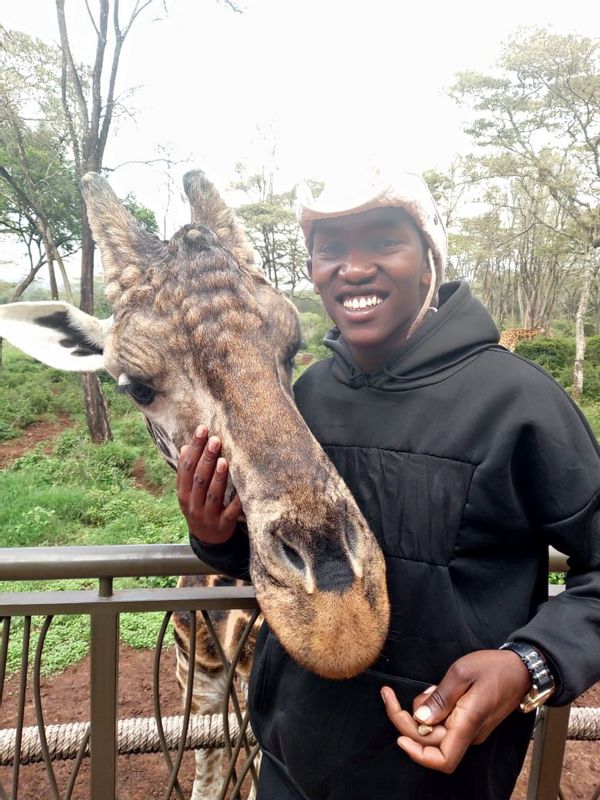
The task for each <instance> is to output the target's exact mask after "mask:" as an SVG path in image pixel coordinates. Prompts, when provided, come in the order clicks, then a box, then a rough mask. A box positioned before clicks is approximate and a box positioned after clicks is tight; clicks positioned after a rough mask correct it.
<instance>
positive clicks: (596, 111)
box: [453, 30, 600, 397]
mask: <svg viewBox="0 0 600 800" xmlns="http://www.w3.org/2000/svg"><path fill="white" fill-rule="evenodd" d="M453 92H454V95H455V97H456V98H457V99H458V100H459V102H463V103H465V104H467V105H469V106H470V107H471V108H472V110H473V112H474V113H473V121H472V124H471V126H470V128H469V130H468V132H469V133H470V134H471V136H472V138H473V140H474V142H475V143H476V144H477V145H479V146H481V147H482V148H484V153H485V154H484V156H483V157H482V158H481V159H480V160H481V162H482V164H483V167H484V172H485V174H486V177H487V178H488V179H490V178H499V179H507V178H510V179H511V181H512V182H514V181H517V182H518V183H519V184H520V188H521V189H522V190H523V191H524V192H525V193H526V194H528V195H529V197H530V198H531V203H530V204H529V206H530V211H531V212H532V213H533V218H534V221H535V222H536V224H537V223H539V222H543V224H544V225H545V226H547V228H548V229H549V230H551V231H554V233H555V234H557V236H558V237H564V239H565V241H566V242H567V243H570V247H571V249H572V251H573V254H574V256H576V257H577V258H576V261H577V262H578V263H577V264H576V265H575V266H576V268H577V270H578V272H579V273H580V275H579V280H578V291H577V296H578V301H577V311H576V316H575V320H576V329H575V336H576V358H575V361H574V370H573V394H574V396H575V397H581V392H582V387H583V351H584V335H585V331H584V321H585V316H586V312H587V308H588V304H589V299H590V295H591V291H592V284H593V281H594V277H595V274H596V272H597V265H596V264H595V263H594V261H595V259H594V256H593V252H594V250H595V249H597V248H600V203H599V202H598V197H599V196H600V41H598V40H594V39H590V38H587V37H583V36H577V35H569V36H564V35H558V34H553V33H550V32H549V31H546V30H534V31H520V32H519V33H518V34H517V35H516V36H515V37H513V39H511V40H510V41H509V42H508V44H507V45H506V46H505V48H504V50H503V52H502V53H501V56H500V59H499V61H498V65H497V68H496V70H495V72H494V73H493V74H488V75H484V74H479V73H474V72H465V73H462V74H461V75H459V76H458V80H457V82H456V84H455V86H454V89H453ZM544 193H546V194H547V196H548V198H549V200H548V202H550V200H551V201H552V203H553V204H554V205H555V207H556V214H555V215H554V216H555V219H554V221H552V217H548V215H547V213H545V212H544V213H540V210H539V209H538V207H537V203H538V199H539V197H540V196H542V195H543V194H544ZM530 230H531V227H530V226H528V227H527V228H526V229H525V230H523V232H522V234H521V236H525V234H526V233H529V231H530ZM553 252H555V251H553ZM525 263H527V262H525ZM550 285H551V288H554V285H553V284H552V283H551V284H550ZM520 288H522V287H520ZM534 296H535V284H534V285H533V286H532V287H530V291H529V299H530V301H531V299H532V298H533V297H534ZM540 321H541V322H542V324H543V323H544V322H545V321H546V320H543V319H542V320H540ZM523 322H524V324H525V326H526V327H530V325H531V321H530V320H527V321H525V320H524V321H523Z"/></svg>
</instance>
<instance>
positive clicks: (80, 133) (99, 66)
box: [56, 0, 154, 442]
mask: <svg viewBox="0 0 600 800" xmlns="http://www.w3.org/2000/svg"><path fill="white" fill-rule="evenodd" d="M153 2H154V0H136V1H135V3H134V5H133V8H132V10H131V12H130V14H129V16H128V19H127V21H126V22H125V24H123V23H122V21H121V18H120V7H119V0H112V23H111V26H110V27H111V34H112V39H111V41H112V49H111V50H110V53H109V37H110V34H109V17H111V0H98V6H97V8H98V12H97V16H96V17H94V15H93V13H92V11H91V9H90V7H89V5H87V3H86V7H87V8H88V12H89V18H90V22H91V25H92V26H93V28H94V31H95V34H96V48H95V54H94V60H93V65H92V67H91V72H90V75H89V84H90V91H89V92H87V91H86V86H87V72H86V69H85V68H82V67H81V66H79V65H77V64H76V63H75V60H74V58H73V53H72V49H71V41H70V35H69V27H68V24H67V17H66V13H65V0H56V13H57V18H58V29H59V34H60V46H61V51H62V62H61V100H62V108H63V113H64V116H65V119H66V122H67V128H68V132H69V138H70V142H71V147H72V150H73V158H74V162H75V168H76V171H77V174H78V176H79V177H80V178H81V177H82V176H83V175H85V173H86V172H90V171H91V172H100V171H101V169H102V165H103V161H104V152H105V149H106V144H107V141H108V136H109V132H110V129H111V124H112V122H113V118H114V115H115V110H116V108H117V103H118V98H117V96H116V83H117V76H118V73H119V63H120V59H121V53H122V51H123V46H124V44H125V41H126V39H127V37H128V35H129V33H130V31H131V29H132V27H133V25H134V23H135V21H136V19H137V18H138V17H139V15H140V14H141V13H142V12H143V11H144V9H146V8H147V7H148V6H150V5H151V4H152V3H153ZM104 89H105V91H104ZM81 207H82V217H81V302H80V307H81V309H82V311H85V312H87V313H88V314H91V313H93V309H94V240H93V238H92V233H91V230H90V226H89V223H88V220H87V215H86V212H85V205H84V204H83V202H82V203H81ZM82 382H83V387H84V401H85V409H86V417H87V422H88V428H89V430H90V436H91V437H92V440H93V441H97V442H100V441H105V440H106V439H109V438H110V436H111V433H110V426H109V422H108V411H107V406H106V401H105V399H104V396H103V394H102V390H101V388H100V383H99V381H98V378H97V377H96V376H95V375H92V374H90V375H87V374H84V376H83V378H82Z"/></svg>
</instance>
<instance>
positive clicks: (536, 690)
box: [500, 642, 556, 714]
mask: <svg viewBox="0 0 600 800" xmlns="http://www.w3.org/2000/svg"><path fill="white" fill-rule="evenodd" d="M500 650H512V651H513V653H516V654H517V655H518V656H519V658H520V659H521V661H522V662H523V663H524V664H525V666H526V667H527V669H528V671H529V674H530V675H531V681H532V683H533V686H532V687H531V689H530V690H529V692H527V694H526V695H525V697H524V698H523V699H522V700H521V704H520V705H519V708H520V709H521V711H523V712H524V713H525V714H527V713H528V712H529V711H534V710H535V709H536V708H539V707H540V706H541V705H543V704H544V703H545V702H546V700H548V699H549V698H550V697H552V695H553V694H554V692H555V691H556V684H555V682H554V676H553V675H552V672H551V671H550V667H549V666H548V664H547V663H546V660H545V658H544V657H543V655H542V654H541V653H540V651H539V650H538V649H537V648H535V647H533V645H531V644H526V643H525V642H506V643H505V644H503V645H502V647H500Z"/></svg>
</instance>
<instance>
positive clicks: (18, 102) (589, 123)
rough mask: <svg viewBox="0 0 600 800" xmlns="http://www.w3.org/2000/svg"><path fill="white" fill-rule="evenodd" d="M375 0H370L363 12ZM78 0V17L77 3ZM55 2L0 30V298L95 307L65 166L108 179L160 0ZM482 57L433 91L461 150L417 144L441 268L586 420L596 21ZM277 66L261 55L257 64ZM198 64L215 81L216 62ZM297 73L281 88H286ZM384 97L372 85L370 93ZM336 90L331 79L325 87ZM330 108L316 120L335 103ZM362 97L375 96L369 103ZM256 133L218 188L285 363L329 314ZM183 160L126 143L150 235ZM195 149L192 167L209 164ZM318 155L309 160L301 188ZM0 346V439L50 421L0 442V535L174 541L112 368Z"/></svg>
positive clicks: (594, 299) (598, 417)
mask: <svg viewBox="0 0 600 800" xmlns="http://www.w3.org/2000/svg"><path fill="white" fill-rule="evenodd" d="M173 5H176V4H175V3H174V4H173ZM208 5H211V6H214V9H216V10H217V12H218V13H219V14H220V15H221V18H222V19H221V20H220V23H219V24H221V25H231V26H234V25H235V24H236V20H237V19H238V18H239V17H240V16H243V15H244V14H246V13H249V10H250V9H245V8H242V7H239V6H237V5H236V4H235V3H234V2H230V0H224V1H223V2H221V3H218V2H217V3H214V4H208ZM309 5H310V4H309ZM383 7H385V4H382V3H376V4H375V5H374V12H373V13H375V14H376V13H378V12H379V11H381V10H382V8H383ZM82 8H84V9H85V13H84V14H83V17H81V16H77V14H80V13H81V10H82ZM214 9H213V11H214ZM54 11H55V14H56V18H55V21H56V29H55V31H54V33H53V35H52V36H49V37H48V38H44V39H42V38H37V37H36V36H33V35H31V34H30V33H25V32H22V31H19V30H16V29H11V30H9V29H7V28H0V246H2V251H0V257H2V259H3V261H4V262H5V263H4V264H3V272H2V275H3V276H4V277H3V279H2V280H1V281H0V303H6V302H15V301H20V300H33V299H45V298H54V299H58V298H60V299H66V300H68V301H69V302H74V303H75V304H77V305H79V306H80V307H81V308H82V309H83V310H85V311H87V312H88V313H95V314H96V315H98V316H101V317H105V316H108V315H109V314H110V309H109V307H108V306H107V304H106V301H105V298H104V292H103V284H102V272H101V266H100V265H99V264H97V263H95V259H94V246H93V242H92V240H91V235H90V231H89V228H88V225H87V220H86V217H85V212H84V208H83V204H82V200H81V194H80V189H79V180H80V177H81V176H82V175H83V174H84V173H85V172H87V171H89V170H94V171H98V172H103V173H104V174H106V175H107V176H108V177H109V178H110V179H111V181H113V182H116V183H117V184H118V183H119V178H118V174H119V168H120V167H119V165H118V164H117V163H115V162H114V161H112V160H109V159H107V153H110V152H111V151H110V143H111V140H118V139H119V136H120V135H121V133H120V132H121V131H122V130H123V129H124V127H125V126H126V124H127V121H128V120H129V119H130V118H131V117H134V116H135V113H136V112H135V103H134V99H133V98H134V97H135V95H134V94H132V91H131V86H129V85H128V80H127V75H128V73H127V71H125V72H123V64H127V63H128V62H127V61H126V59H125V56H126V54H127V53H128V52H129V53H130V54H131V53H134V54H136V56H137V59H138V60H143V59H147V60H152V59H153V58H155V56H154V54H153V53H152V52H149V51H148V49H147V47H145V46H144V39H143V37H142V36H140V35H138V29H139V28H140V26H141V25H142V23H143V21H144V19H147V18H148V17H149V16H151V17H152V19H153V22H154V25H155V28H156V27H157V28H158V29H159V28H160V25H161V24H163V23H164V19H165V17H166V16H167V15H168V13H169V6H168V4H165V3H160V2H158V0H131V2H129V3H122V4H121V5H119V3H118V1H117V0H97V2H95V3H85V4H82V3H80V4H79V8H78V9H76V10H74V9H73V4H72V3H71V4H66V3H65V0H56V5H55V8H54ZM217 12H215V13H217ZM224 19H226V20H227V21H226V22H223V20H224ZM82 20H83V22H84V23H85V24H86V26H87V34H86V37H82V36H81V25H82V24H83V22H82ZM271 35H272V36H273V35H275V34H274V33H273V32H272V33H271ZM82 38H83V39H84V40H85V42H86V43H87V47H88V49H87V51H86V52H85V53H83V54H81V53H78V52H77V53H76V52H75V50H74V49H73V47H74V45H73V43H74V42H76V44H77V47H79V48H80V45H81V40H82ZM489 64H490V66H489V68H488V69H487V70H485V71H475V70H463V71H461V72H459V73H457V74H455V75H453V76H452V79H451V81H450V82H449V83H448V85H447V91H446V96H447V97H446V99H447V100H449V102H452V103H453V104H454V105H455V106H456V108H458V109H460V112H461V125H462V128H463V131H462V132H463V135H464V137H465V139H466V140H467V141H468V146H467V148H466V150H465V149H463V151H462V152H461V153H460V154H456V155H455V156H454V157H450V158H449V159H448V163H447V165H446V166H445V167H443V168H440V166H439V165H437V164H434V162H433V161H432V162H431V166H429V167H428V168H427V165H425V168H424V169H423V174H424V177H425V179H426V180H427V182H428V183H429V186H430V188H431V190H432V192H433V194H434V196H435V198H436V200H437V202H438V204H439V207H440V211H441V213H442V216H443V218H444V221H445V224H446V226H447V229H448V232H449V239H450V255H449V264H448V271H447V278H448V279H450V280H452V279H464V280H468V281H469V282H470V284H471V286H472V288H473V291H474V292H475V294H476V295H478V296H479V297H480V298H481V299H482V300H483V302H484V303H485V304H486V306H487V307H488V309H489V310H490V313H491V314H492V316H493V317H494V319H495V320H496V322H497V324H498V326H499V328H500V329H502V330H506V329H514V328H522V329H538V328H540V329H542V330H543V335H542V336H538V337H537V338H536V339H534V340H532V341H529V342H527V341H524V342H523V343H521V344H520V345H519V350H518V351H519V352H521V353H522V354H524V355H526V356H527V357H530V358H532V359H533V360H536V361H537V362H538V363H541V364H542V365H543V366H544V367H545V368H546V369H548V370H549V371H550V372H551V373H552V375H553V376H554V377H555V378H556V379H557V380H558V381H559V382H561V383H562V384H563V386H564V387H565V388H566V389H567V390H568V391H569V392H570V393H571V394H572V396H573V397H574V398H575V400H576V401H577V402H579V403H580V404H581V406H582V408H583V410H584V412H585V413H586V415H587V416H588V419H589V420H590V423H591V424H592V427H594V429H595V431H596V433H598V432H600V284H599V275H598V272H599V267H600V256H599V253H600V38H595V37H592V36H586V35H583V34H581V33H562V32H560V33H557V32H555V31H553V30H551V29H550V28H545V27H537V28H527V29H520V30H517V31H515V33H514V34H512V35H511V36H509V37H508V38H507V40H506V41H505V43H504V44H503V45H502V46H501V47H499V49H498V52H496V53H493V54H490V57H489ZM217 67H218V65H217ZM239 68H240V69H241V68H243V65H242V64H240V65H239ZM279 69H280V67H279V66H277V65H272V70H273V74H275V72H276V71H277V70H279ZM238 74H239V70H238ZM332 74H335V69H334V72H333V73H332ZM205 77H206V76H205ZM209 77H211V78H212V80H213V82H214V81H215V80H218V79H219V75H218V69H216V72H215V74H214V75H212V76H209ZM267 77H268V76H267ZM392 77H393V76H392ZM236 80H237V78H236ZM201 83H202V82H201V81H200V85H198V86H196V84H192V86H193V90H192V89H190V90H189V91H190V94H189V100H190V112H189V113H190V115H191V116H192V117H194V115H197V114H198V113H200V112H198V108H197V104H200V107H201V108H202V116H203V123H202V124H203V125H204V126H205V127H206V126H210V121H211V115H212V117H213V118H214V115H215V114H218V113H219V109H218V108H216V109H215V108H212V107H211V108H210V109H209V110H207V109H206V108H205V107H204V106H203V104H202V94H203V87H202V85H201ZM266 83H267V84H268V81H267V82H266ZM259 88H260V87H259ZM299 88H301V87H292V86H288V87H287V89H288V91H290V92H292V93H293V91H297V90H298V89H299ZM363 88H364V87H363ZM232 90H233V89H232V87H230V86H224V87H223V92H222V95H223V104H224V105H227V104H228V103H230V102H234V101H235V99H236V95H235V94H233V95H230V94H229V93H230V92H231V91H232ZM206 91H207V93H208V92H209V90H208V89H207V90H206ZM237 91H238V93H239V91H240V90H239V87H238V88H237ZM383 95H384V96H383V97H380V94H379V92H378V91H375V92H374V99H375V100H376V101H377V102H380V101H381V100H382V99H385V92H383ZM369 96H370V95H369ZM347 100H348V98H347V97H346V95H345V94H344V95H343V96H342V98H341V99H340V101H339V102H340V104H341V105H344V103H346V102H347ZM273 102H274V103H276V102H277V97H275V96H274V97H273ZM423 103H424V106H425V105H426V104H427V98H424V99H423ZM333 106H334V108H333V111H332V119H333V121H334V123H335V121H336V120H337V119H338V115H339V109H337V108H336V107H335V102H333ZM407 110H408V111H410V112H411V113H412V114H413V116H414V115H415V114H418V113H419V112H420V107H417V108H414V107H413V108H410V109H406V108H401V109H400V112H406V111H407ZM394 113H396V114H398V113H399V112H398V109H396V111H395V112H394ZM369 114H370V115H371V116H373V115H376V114H379V108H378V107H375V108H372V107H369V108H368V109H367V112H365V116H367V117H368V116H369ZM401 116H402V114H401ZM194 118H195V117H194ZM396 122H397V120H396ZM315 124H317V127H318V121H317V123H315ZM437 124H438V125H439V127H438V129H437V134H436V135H437V136H438V137H439V136H443V134H444V130H443V122H442V121H440V120H438V121H437ZM375 138H376V137H375ZM257 141H258V142H259V145H260V147H259V151H260V152H261V153H262V155H263V159H262V162H260V161H258V162H257V161H256V158H254V160H252V159H250V160H248V161H247V162H246V161H236V159H235V147H231V176H232V177H231V180H229V181H228V182H227V183H226V184H225V185H223V186H221V187H220V188H221V189H222V190H223V191H225V193H226V196H227V197H228V200H229V201H230V202H231V203H232V204H233V205H235V206H236V208H237V212H238V214H239V216H240V217H241V218H242V219H243V221H244V223H245V225H246V227H247V230H248V232H249V235H250V237H251V239H252V242H253V245H254V247H255V249H256V251H257V253H258V254H259V257H260V260H261V263H262V265H263V269H264V271H265V273H266V274H267V276H268V277H269V279H270V280H271V281H272V282H273V283H274V285H275V286H277V287H278V288H279V289H280V290H281V291H283V292H286V293H287V294H288V295H289V296H290V298H291V299H292V300H293V302H294V303H295V304H296V306H297V308H298V310H299V312H300V319H301V323H302V327H303V333H304V341H305V343H306V345H305V349H304V350H303V351H302V352H301V353H300V354H299V357H298V363H297V371H300V370H302V369H303V368H305V367H306V366H307V365H308V364H309V363H310V362H311V361H312V360H314V359H315V358H321V357H323V356H325V355H326V350H325V348H324V347H323V345H322V338H323V334H324V332H325V331H326V330H327V328H328V327H329V322H328V320H327V318H326V315H325V313H324V311H323V309H322V306H321V304H320V301H319V299H318V298H317V297H316V296H315V295H314V293H313V292H312V290H311V288H310V281H309V280H308V275H307V274H306V252H305V250H304V247H303V243H302V240H301V238H300V235H299V232H298V228H297V225H296V221H295V210H294V209H295V202H296V191H297V186H296V183H295V182H293V181H292V180H291V178H289V175H290V170H289V169H288V168H284V165H282V164H281V163H280V161H279V159H280V156H281V151H280V149H279V142H278V139H277V135H276V131H275V130H274V129H273V127H272V126H270V125H269V124H265V125H259V127H258V133H257ZM240 149H242V148H241V147H240ZM284 150H285V148H284ZM365 160H369V159H367V158H366V159H365ZM184 161H185V159H183V158H181V159H179V158H177V157H175V156H174V154H173V152H172V149H170V148H169V147H163V149H162V150H161V145H160V144H158V145H157V150H156V153H155V154H154V156H153V157H148V158H145V159H143V164H142V166H143V167H144V168H146V169H151V170H154V171H155V172H156V171H158V172H160V173H161V174H162V176H163V178H164V186H165V187H166V189H165V196H163V197H162V199H161V205H160V210H156V209H158V206H157V207H155V209H152V208H150V207H149V206H147V205H145V203H146V202H148V203H149V204H151V200H147V199H146V197H144V196H142V195H140V197H138V196H137V194H134V193H133V191H134V190H135V186H131V187H130V190H129V192H128V193H126V196H124V200H125V203H126V205H127V206H128V208H129V209H130V211H131V212H132V213H133V214H134V215H135V216H136V217H137V218H138V219H139V220H140V222H141V223H142V224H143V225H144V226H145V227H146V228H147V229H148V230H149V231H151V232H152V233H155V234H157V235H159V236H160V237H161V238H163V237H168V236H169V235H171V234H172V233H173V232H174V229H175V227H178V226H179V225H181V224H183V223H184V222H186V221H187V219H186V218H185V217H184V218H181V219H179V220H178V221H177V224H176V225H173V229H172V230H167V228H168V227H169V226H170V225H171V216H172V211H173V209H177V207H178V202H179V201H178V196H177V190H176V189H175V186H176V182H178V181H180V177H181V174H182V173H183V171H184V169H185V168H184V165H183V162H184ZM345 161H346V164H348V153H346V154H345ZM318 163H319V162H318V159H316V160H315V164H318ZM200 166H203V167H204V168H206V169H207V171H208V172H209V173H210V164H200ZM326 171H327V170H326V169H325V168H323V170H322V172H321V171H320V170H319V169H316V170H315V171H314V172H313V173H312V174H311V175H310V176H309V177H310V179H311V181H310V182H311V184H312V188H313V190H314V191H315V192H318V191H319V190H320V187H321V185H322V181H323V179H324V178H325V177H326V175H325V172H326ZM286 181H288V183H287V184H286ZM141 183H143V182H141ZM1 254H3V255H1ZM23 264H25V265H26V268H25V269H23ZM0 353H2V361H1V365H2V366H1V371H0V443H1V442H5V443H7V445H10V443H11V442H13V441H18V440H19V438H20V437H22V435H23V431H24V430H27V429H30V428H31V426H32V425H36V424H39V423H40V421H43V420H48V419H50V418H52V419H58V420H59V421H60V424H59V426H58V428H57V429H55V430H54V433H55V436H54V438H53V440H52V442H51V444H50V445H40V446H38V447H37V448H34V449H31V450H29V451H28V452H24V453H23V454H21V455H20V457H16V458H13V459H10V460H7V462H6V468H5V469H4V470H3V471H2V472H1V473H0V546H27V545H41V544H46V545H47V544H57V545H58V544H88V543H115V544H116V543H124V542H127V543H135V542H160V541H174V540H177V539H181V540H183V539H184V538H185V529H184V525H183V524H182V519H181V515H180V514H179V512H178V509H177V504H176V500H175V496H174V492H173V479H172V475H171V474H170V472H169V470H168V469H167V468H166V467H165V466H163V464H162V463H161V461H160V458H159V456H158V453H157V452H155V451H154V448H153V446H152V444H151V442H150V440H149V438H148V436H147V434H146V431H145V428H144V425H143V422H142V419H141V417H140V416H139V414H137V413H136V412H135V409H134V408H133V407H132V406H131V405H130V404H128V403H127V402H126V400H125V399H124V398H123V397H122V396H121V397H119V396H117V395H116V394H115V393H114V389H113V387H112V385H111V381H110V380H109V379H108V378H107V377H106V378H105V377H100V378H99V379H98V378H96V377H94V376H91V375H88V376H84V378H83V379H82V380H81V379H79V378H78V377H76V376H72V375H71V376H65V375H61V374H59V373H57V372H55V371H53V370H49V369H47V368H45V367H42V366H41V365H39V364H35V363H34V362H32V361H31V360H30V359H27V358H26V357H24V356H22V355H20V354H18V353H17V352H16V351H14V350H13V349H12V348H10V347H9V346H7V345H6V344H5V345H4V347H3V348H2V350H0ZM82 386H83V389H82ZM0 447H2V444H0ZM14 452H17V451H14ZM0 455H1V452H0ZM150 617H151V615H145V618H146V619H147V620H148V625H149V626H150V627H149V629H148V630H149V631H150V630H151V629H152V622H151V620H150ZM62 624H64V625H77V624H80V623H79V622H78V621H77V620H64V621H62V622H61V625H62ZM145 625H146V623H142V622H141V621H137V622H136V623H135V624H132V625H131V626H130V627H128V625H127V623H126V622H125V623H124V625H123V626H122V636H123V637H125V638H127V637H128V636H129V637H130V639H131V642H132V643H136V644H139V645H148V646H149V645H150V644H151V643H152V635H153V632H152V635H150V633H149V634H148V636H149V638H147V637H146V628H145ZM56 631H57V633H56V637H57V646H58V650H57V651H56V652H57V653H58V655H57V656H56V659H55V661H56V663H54V661H53V662H52V663H50V664H49V665H48V666H47V668H48V669H54V668H59V667H60V666H61V665H64V664H65V663H68V662H69V661H70V660H73V659H74V658H77V657H78V654H80V652H83V651H84V650H85V646H86V645H85V636H84V635H83V634H82V635H81V636H79V635H75V634H74V633H73V632H71V634H70V635H68V636H65V635H63V634H61V629H60V626H57V628H56ZM152 631H153V629H152ZM59 640H60V641H59ZM15 646H16V645H15ZM15 654H16V651H15ZM15 658H16V655H15ZM15 663H16V662H15Z"/></svg>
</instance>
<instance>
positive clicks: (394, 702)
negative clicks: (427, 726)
mask: <svg viewBox="0 0 600 800" xmlns="http://www.w3.org/2000/svg"><path fill="white" fill-rule="evenodd" d="M381 697H382V698H383V702H384V703H385V708H386V711H387V715H388V717H389V720H390V722H391V723H392V725H394V727H395V728H396V729H397V730H398V731H399V733H401V734H402V735H404V736H408V737H410V738H411V739H413V740H415V741H417V742H420V743H422V744H426V743H427V744H432V745H436V746H437V745H439V744H440V743H441V741H442V739H443V738H444V736H445V735H446V731H445V728H444V727H443V726H441V725H436V726H435V727H434V728H433V729H432V730H431V732H430V733H425V734H421V733H419V724H418V723H417V722H415V720H414V719H413V718H412V717H411V715H410V714H409V713H408V711H404V710H403V709H402V708H401V706H400V703H399V702H398V698H397V697H396V695H395V693H394V691H393V690H392V689H390V687H389V686H384V687H383V689H382V690H381Z"/></svg>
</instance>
